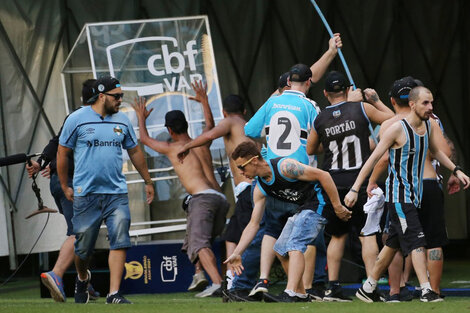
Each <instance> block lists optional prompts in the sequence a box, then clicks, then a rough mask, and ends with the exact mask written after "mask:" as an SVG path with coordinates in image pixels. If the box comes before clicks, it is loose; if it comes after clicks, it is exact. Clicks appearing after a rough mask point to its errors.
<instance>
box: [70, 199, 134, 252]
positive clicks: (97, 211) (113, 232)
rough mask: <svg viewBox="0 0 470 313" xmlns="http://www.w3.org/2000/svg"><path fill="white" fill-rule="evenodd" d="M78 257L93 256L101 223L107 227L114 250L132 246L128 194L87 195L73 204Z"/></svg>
mask: <svg viewBox="0 0 470 313" xmlns="http://www.w3.org/2000/svg"><path fill="white" fill-rule="evenodd" d="M73 214H74V215H73V218H72V222H73V229H74V231H75V236H76V240H75V254H76V255H77V256H79V257H80V259H82V260H84V259H86V258H87V257H88V256H90V255H91V254H92V253H93V250H94V248H95V243H96V239H97V237H98V232H99V231H100V226H101V223H102V222H103V221H104V222H105V223H106V227H107V228H108V238H109V244H110V249H111V250H117V249H125V248H130V247H131V240H130V237H129V227H130V225H131V215H130V212H129V200H128V197H127V193H126V194H88V195H86V196H80V197H79V196H75V197H74V201H73Z"/></svg>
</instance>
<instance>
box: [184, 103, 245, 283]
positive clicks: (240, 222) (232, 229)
mask: <svg viewBox="0 0 470 313" xmlns="http://www.w3.org/2000/svg"><path fill="white" fill-rule="evenodd" d="M245 113H246V110H245V106H244V104H243V99H242V98H241V97H240V96H237V95H230V96H228V97H226V98H225V99H224V101H223V115H224V119H223V120H221V121H220V122H219V124H217V126H215V127H214V128H212V129H210V130H209V131H206V132H203V133H202V134H201V135H200V136H199V137H197V138H195V139H194V140H192V141H190V142H188V143H186V144H185V145H184V146H183V147H182V148H181V149H180V151H179V152H178V158H179V160H180V161H181V162H182V163H183V160H184V158H185V157H186V156H187V155H188V153H189V151H190V150H191V149H193V148H195V147H201V146H204V145H207V144H210V142H212V140H215V139H217V138H220V137H223V138H224V145H225V151H226V153H227V155H231V154H232V152H233V150H234V149H235V147H237V146H238V145H239V144H240V143H242V142H244V141H249V140H250V139H249V138H248V137H246V136H245V131H244V127H245V124H246V120H245V118H244V115H245ZM230 170H231V172H232V175H233V180H234V183H235V186H236V187H235V196H236V197H237V203H236V205H235V212H234V214H233V215H232V217H231V218H230V222H229V224H228V225H227V230H226V231H225V234H224V240H225V248H226V252H227V257H228V256H229V255H231V254H232V252H233V250H234V249H235V247H236V246H237V244H238V241H239V240H240V236H241V235H242V232H243V229H245V226H246V225H247V224H248V222H249V221H250V217H251V212H252V210H253V209H252V203H251V188H250V186H251V179H248V178H246V177H244V176H243V175H241V173H240V171H238V170H237V167H236V165H235V162H234V161H233V159H231V158H230ZM231 273H232V271H231V268H230V266H229V268H227V276H229V275H230V276H229V277H230V280H229V282H228V285H227V288H228V289H230V288H231V282H232V278H233V277H232V275H231Z"/></svg>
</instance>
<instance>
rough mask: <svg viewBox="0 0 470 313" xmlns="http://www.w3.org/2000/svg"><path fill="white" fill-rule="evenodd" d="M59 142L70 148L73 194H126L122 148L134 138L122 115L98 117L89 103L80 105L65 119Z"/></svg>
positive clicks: (133, 140) (131, 146) (125, 117)
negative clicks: (72, 159)
mask: <svg viewBox="0 0 470 313" xmlns="http://www.w3.org/2000/svg"><path fill="white" fill-rule="evenodd" d="M59 144H60V145H62V146H64V147H67V148H70V149H73V156H74V162H75V174H74V177H73V189H74V194H75V195H77V196H85V195H87V194H90V193H92V194H122V193H127V185H126V178H125V177H124V174H123V173H122V163H123V160H122V149H132V148H134V147H136V146H137V138H136V136H135V133H134V129H133V128H132V124H131V122H130V121H129V119H128V118H127V116H126V115H125V114H123V113H121V112H118V113H116V114H112V115H107V116H106V117H104V118H102V116H101V115H99V114H98V113H96V112H95V111H94V110H93V109H92V108H91V106H86V107H83V108H81V109H79V110H77V111H75V112H73V113H72V114H70V116H69V117H68V118H67V120H66V121H65V124H64V126H63V129H62V134H61V135H60V138H59Z"/></svg>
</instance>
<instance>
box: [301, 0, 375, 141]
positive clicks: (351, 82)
mask: <svg viewBox="0 0 470 313" xmlns="http://www.w3.org/2000/svg"><path fill="white" fill-rule="evenodd" d="M310 1H311V2H312V4H313V6H314V7H315V10H316V11H317V13H318V15H319V16H320V19H321V20H322V22H323V25H325V28H326V30H327V31H328V34H330V37H331V38H333V37H334V34H333V31H332V30H331V27H330V25H329V24H328V22H327V20H326V18H325V16H324V15H323V13H322V11H321V10H320V7H319V6H318V4H317V2H316V1H315V0H310ZM338 55H339V58H340V60H341V63H343V67H344V70H345V71H346V75H347V76H348V79H349V83H350V84H351V85H352V86H353V90H355V89H356V84H355V83H354V80H353V78H352V76H351V72H350V71H349V67H348V64H347V63H346V59H345V58H344V55H343V52H342V51H341V49H340V48H338ZM369 131H370V134H371V136H372V139H373V140H374V142H375V144H377V143H378V141H377V138H376V137H375V134H374V130H373V129H372V125H371V124H370V123H369Z"/></svg>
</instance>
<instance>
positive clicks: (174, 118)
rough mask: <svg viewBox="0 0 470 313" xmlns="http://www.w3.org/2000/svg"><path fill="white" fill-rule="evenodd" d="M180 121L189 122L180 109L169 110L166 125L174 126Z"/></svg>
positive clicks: (182, 122) (166, 115)
mask: <svg viewBox="0 0 470 313" xmlns="http://www.w3.org/2000/svg"><path fill="white" fill-rule="evenodd" d="M180 123H181V124H186V125H187V124H188V122H187V121H186V117H185V116H184V113H183V112H181V111H180V110H173V111H169V112H167V113H166V114H165V127H174V126H176V125H178V124H180Z"/></svg>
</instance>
